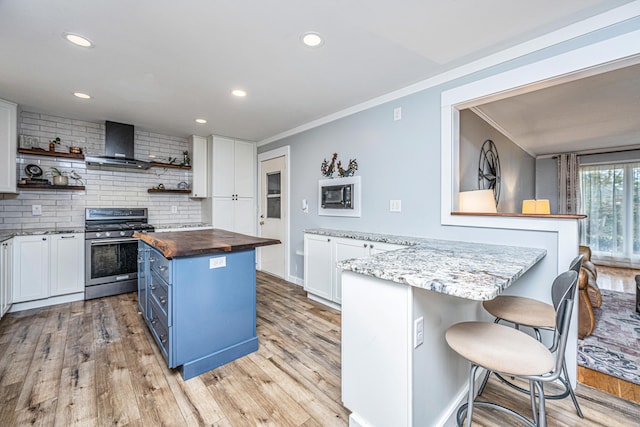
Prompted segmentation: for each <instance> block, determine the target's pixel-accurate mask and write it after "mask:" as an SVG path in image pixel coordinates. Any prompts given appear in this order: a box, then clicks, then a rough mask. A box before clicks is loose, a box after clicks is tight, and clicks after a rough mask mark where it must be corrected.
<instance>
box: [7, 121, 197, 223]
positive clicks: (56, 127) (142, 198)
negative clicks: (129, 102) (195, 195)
mask: <svg viewBox="0 0 640 427" xmlns="http://www.w3.org/2000/svg"><path fill="white" fill-rule="evenodd" d="M18 126H19V131H18V133H19V134H20V135H24V136H28V137H36V138H38V140H39V142H38V145H39V146H40V148H44V149H48V143H49V141H50V140H52V139H54V138H55V137H60V138H61V140H62V143H61V144H60V146H59V147H57V150H58V151H65V152H66V151H67V150H68V147H69V146H80V147H82V148H83V150H84V153H85V154H87V155H104V133H105V130H104V124H103V123H93V122H86V121H82V120H76V119H68V118H64V117H58V116H55V115H50V114H41V113H34V112H30V111H22V112H21V113H20V117H19V124H18ZM135 138H136V145H135V157H137V158H139V159H141V160H150V159H149V155H150V154H154V155H156V156H157V158H156V159H154V160H155V161H159V162H168V158H169V157H176V158H177V159H178V163H180V162H181V161H182V153H183V151H185V150H190V146H189V141H188V139H187V138H182V137H176V136H170V135H162V134H157V133H153V132H149V131H147V130H142V129H136V131H135ZM30 163H34V164H37V165H39V166H40V167H41V168H42V170H43V171H44V172H45V177H46V178H50V170H51V168H52V167H57V168H59V169H61V170H64V171H66V172H71V171H75V172H76V173H78V174H80V176H81V177H82V184H84V185H85V190H84V191H74V190H35V189H28V190H23V189H20V192H19V193H18V194H17V195H14V194H0V229H2V230H8V229H16V228H22V229H33V228H53V227H57V228H64V227H81V226H82V225H83V224H84V209H85V208H87V207H108V206H113V207H147V208H149V221H150V222H151V223H155V224H175V223H199V222H202V220H203V219H202V209H201V201H200V200H194V199H191V198H189V197H188V195H174V194H164V193H148V192H147V189H149V188H152V187H155V186H157V185H159V184H163V185H164V186H165V188H168V189H169V188H177V186H178V183H179V182H181V181H185V182H187V183H189V184H191V182H192V174H191V171H188V170H181V169H164V168H151V169H149V170H147V171H128V170H122V169H114V168H102V169H93V168H89V169H87V167H86V165H85V163H84V162H83V161H75V160H70V159H63V158H52V157H41V156H32V155H25V154H18V168H17V169H18V176H17V179H22V178H24V177H25V176H26V175H25V172H24V167H25V166H26V165H27V164H30ZM69 184H70V185H81V183H80V182H75V181H74V180H72V179H70V182H69ZM33 204H39V205H41V206H42V215H40V216H33V215H32V214H31V205H33ZM171 206H177V207H178V213H177V214H172V213H171Z"/></svg>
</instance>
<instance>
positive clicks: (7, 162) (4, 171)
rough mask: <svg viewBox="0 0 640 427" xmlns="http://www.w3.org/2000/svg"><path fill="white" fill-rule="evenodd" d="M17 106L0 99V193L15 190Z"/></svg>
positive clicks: (13, 191)
mask: <svg viewBox="0 0 640 427" xmlns="http://www.w3.org/2000/svg"><path fill="white" fill-rule="evenodd" d="M17 129H18V106H17V105H16V104H14V103H13V102H8V101H3V100H1V99H0V193H15V192H16V182H17V177H16V151H17V147H16V143H17V140H18V133H17Z"/></svg>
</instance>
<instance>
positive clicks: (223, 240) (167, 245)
mask: <svg viewBox="0 0 640 427" xmlns="http://www.w3.org/2000/svg"><path fill="white" fill-rule="evenodd" d="M133 237H137V238H139V239H140V240H142V241H143V242H145V243H148V244H149V245H151V246H152V247H154V248H156V249H157V250H159V251H160V252H161V253H162V255H164V256H165V257H166V258H169V259H171V258H175V257H188V256H197V255H207V254H215V253H220V252H233V251H239V250H244V249H253V248H257V247H259V246H268V245H277V244H279V243H280V241H279V240H276V239H265V238H262V237H255V236H248V235H246V234H239V233H233V232H231V231H227V230H221V229H215V228H214V229H209V230H187V231H166V232H154V233H135V234H134V235H133Z"/></svg>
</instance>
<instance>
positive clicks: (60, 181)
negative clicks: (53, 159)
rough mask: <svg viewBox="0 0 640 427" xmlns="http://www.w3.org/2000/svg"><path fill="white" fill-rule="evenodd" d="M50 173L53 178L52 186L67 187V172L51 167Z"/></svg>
mask: <svg viewBox="0 0 640 427" xmlns="http://www.w3.org/2000/svg"><path fill="white" fill-rule="evenodd" d="M50 172H51V176H52V177H53V185H69V174H68V172H67V171H63V170H60V169H58V168H55V167H53V168H51V171H50Z"/></svg>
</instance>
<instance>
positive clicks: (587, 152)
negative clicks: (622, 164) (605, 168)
mask: <svg viewBox="0 0 640 427" xmlns="http://www.w3.org/2000/svg"><path fill="white" fill-rule="evenodd" d="M638 150H640V145H632V146H629V148H621V147H617V148H612V149H611V150H604V151H603V150H602V149H598V148H594V149H593V150H584V151H576V152H575V153H576V155H577V156H578V157H581V156H590V155H592V154H609V153H624V152H626V151H638ZM560 154H571V153H569V152H567V153H558V154H547V155H545V156H540V157H536V158H537V159H545V158H551V159H557V158H558V157H560Z"/></svg>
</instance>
